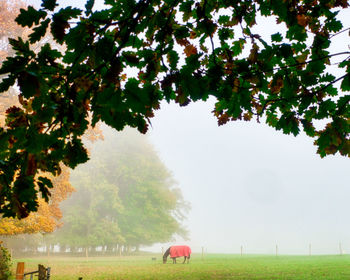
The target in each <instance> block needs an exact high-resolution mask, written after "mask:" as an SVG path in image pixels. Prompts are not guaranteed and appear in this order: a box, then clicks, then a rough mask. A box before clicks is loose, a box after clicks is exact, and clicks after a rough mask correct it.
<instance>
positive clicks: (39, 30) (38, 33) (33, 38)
mask: <svg viewBox="0 0 350 280" xmlns="http://www.w3.org/2000/svg"><path fill="white" fill-rule="evenodd" d="M50 21H51V20H50V19H46V20H44V21H42V22H41V24H40V25H39V26H37V27H35V28H33V31H34V32H33V33H31V34H30V35H29V41H30V43H31V44H33V43H35V42H38V41H39V40H40V39H41V38H42V37H44V36H45V34H46V30H47V27H48V26H49V23H50Z"/></svg>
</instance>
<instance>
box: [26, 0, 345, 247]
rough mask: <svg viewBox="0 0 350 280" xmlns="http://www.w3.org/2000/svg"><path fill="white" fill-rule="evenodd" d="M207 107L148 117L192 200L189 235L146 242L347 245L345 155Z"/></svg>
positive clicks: (152, 135) (159, 147)
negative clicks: (220, 116)
mask: <svg viewBox="0 0 350 280" xmlns="http://www.w3.org/2000/svg"><path fill="white" fill-rule="evenodd" d="M28 2H29V3H36V4H38V3H39V2H40V1H39V0H36V1H34V0H32V1H28ZM71 2H72V1H61V3H63V4H70V5H72V3H71ZM96 2H97V4H98V3H99V2H101V1H96ZM84 3H85V1H84V0H79V1H75V2H74V5H77V6H83V5H84ZM213 108H214V100H209V101H208V102H207V103H203V102H198V103H195V104H193V103H191V104H190V105H188V106H187V107H181V108H180V107H179V106H178V105H174V104H170V105H169V104H166V103H163V104H162V108H161V110H159V111H158V112H157V114H156V116H155V118H153V119H152V120H151V122H152V128H151V129H150V131H149V132H148V137H149V139H150V141H151V143H152V144H153V145H154V148H155V150H156V151H157V152H158V154H159V156H160V158H161V159H162V161H163V162H164V163H165V165H166V166H167V168H168V169H169V170H170V171H171V172H172V174H173V177H174V178H175V180H176V181H177V182H178V187H179V188H180V189H181V190H182V194H183V196H184V199H185V200H186V201H188V202H189V203H190V204H191V211H190V213H189V214H188V217H187V220H186V221H185V224H186V226H187V229H188V230H189V232H190V239H189V240H187V241H185V240H182V239H181V238H177V239H176V238H175V240H173V241H171V242H169V243H166V244H155V245H154V246H152V247H150V248H146V249H148V250H153V251H158V252H159V251H160V250H161V248H162V247H164V248H166V247H167V246H168V245H170V244H183V243H186V244H188V245H190V246H191V247H192V251H194V252H201V250H202V248H204V250H205V252H208V253H209V252H210V253H237V254H239V253H240V252H241V248H242V249H243V253H244V254H252V253H259V254H275V253H276V245H277V246H278V253H279V254H309V249H310V247H309V246H310V244H311V252H312V254H339V253H340V246H341V249H342V250H343V251H342V252H343V253H350V222H349V221H350V203H349V200H350V172H349V167H350V164H349V159H347V158H345V157H341V156H339V155H336V156H327V157H326V158H324V159H321V158H320V157H319V155H317V154H316V147H315V146H314V145H313V140H312V139H310V138H309V137H306V136H304V135H303V134H301V135H299V136H297V137H294V136H292V135H283V134H282V132H278V131H275V130H273V129H272V128H269V127H268V126H267V125H265V124H264V121H263V120H261V123H260V124H257V123H256V121H251V122H243V121H237V122H231V123H228V124H226V125H224V126H221V127H218V125H217V122H216V120H215V118H214V117H213V115H212V114H211V111H212V110H213Z"/></svg>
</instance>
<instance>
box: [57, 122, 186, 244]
mask: <svg viewBox="0 0 350 280" xmlns="http://www.w3.org/2000/svg"><path fill="white" fill-rule="evenodd" d="M72 184H73V186H74V187H75V188H76V190H77V191H76V193H74V194H73V195H72V197H71V198H70V199H68V200H67V201H66V202H64V206H63V212H64V217H63V222H64V225H63V227H62V228H61V229H60V230H58V231H57V232H56V233H54V236H56V237H57V238H56V239H55V238H54V240H56V242H57V243H59V244H60V246H61V245H63V247H70V248H71V249H72V250H74V248H75V247H78V248H79V247H80V248H88V247H91V248H95V247H97V246H103V247H105V246H107V248H109V249H110V250H111V249H112V248H114V249H117V250H119V249H120V248H122V247H123V248H124V249H125V250H127V248H138V247H139V246H141V245H151V244H154V243H156V242H165V241H169V240H170V239H171V237H172V236H173V235H174V234H180V235H182V236H185V235H186V230H185V229H184V228H183V226H182V225H181V222H182V220H183V218H184V214H186V213H187V210H188V209H189V206H188V205H187V203H186V202H185V201H184V200H183V198H182V196H181V192H180V191H179V189H177V188H175V187H174V180H173V179H172V176H171V174H170V173H169V171H168V170H167V169H166V168H165V166H164V164H163V163H162V162H161V161H160V159H159V158H158V155H157V154H156V153H155V151H154V150H153V147H152V146H151V145H150V144H149V143H148V141H147V139H146V138H145V137H144V136H141V135H139V134H137V133H136V132H135V131H132V130H126V131H125V132H123V133H121V134H116V133H113V131H112V130H111V129H107V128H106V129H104V141H99V142H96V143H95V144H94V146H93V147H92V148H91V154H90V161H89V162H88V163H86V164H84V165H82V166H80V167H78V168H76V170H74V171H73V172H72Z"/></svg>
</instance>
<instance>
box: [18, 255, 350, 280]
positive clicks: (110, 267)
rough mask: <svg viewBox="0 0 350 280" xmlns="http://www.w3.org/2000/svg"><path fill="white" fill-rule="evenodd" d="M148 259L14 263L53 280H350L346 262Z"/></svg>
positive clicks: (334, 259) (52, 259) (265, 258)
mask: <svg viewBox="0 0 350 280" xmlns="http://www.w3.org/2000/svg"><path fill="white" fill-rule="evenodd" d="M151 257H152V256H143V257H141V256H138V257H96V258H88V259H86V258H83V257H82V258H58V257H50V258H46V259H44V258H31V259H15V260H14V266H15V264H16V262H18V261H24V262H25V271H26V272H27V271H33V270H36V268H37V265H38V264H39V263H40V264H43V265H45V266H50V267H51V279H52V280H68V279H69V280H71V279H78V277H83V280H88V279H91V280H92V279H94V280H102V279H103V280H107V279H108V280H114V279H118V280H136V279H137V280H139V279H152V280H167V279H181V280H183V279H191V280H192V279H193V280H196V279H198V280H199V279H200V280H206V279H235V280H236V279H240V280H242V279H259V280H272V279H285V280H287V279H293V280H296V279H300V280H340V279H344V280H345V279H346V280H348V279H350V256H348V255H343V256H278V257H276V256H239V255H218V254H217V255H216V254H210V255H207V256H205V258H204V259H203V260H202V258H201V256H200V255H196V254H193V255H192V258H191V261H190V264H182V263H181V262H182V258H180V259H178V263H177V264H176V265H173V264H172V263H171V261H170V260H169V259H168V263H167V264H165V265H164V264H162V262H161V256H160V255H159V256H157V260H156V261H152V260H151Z"/></svg>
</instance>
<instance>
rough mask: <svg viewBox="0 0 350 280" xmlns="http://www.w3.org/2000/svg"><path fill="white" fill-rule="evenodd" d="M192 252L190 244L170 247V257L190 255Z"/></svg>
mask: <svg viewBox="0 0 350 280" xmlns="http://www.w3.org/2000/svg"><path fill="white" fill-rule="evenodd" d="M190 254H191V248H190V247H188V246H171V247H170V257H171V258H177V257H183V256H186V257H188V256H189V255H190Z"/></svg>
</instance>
